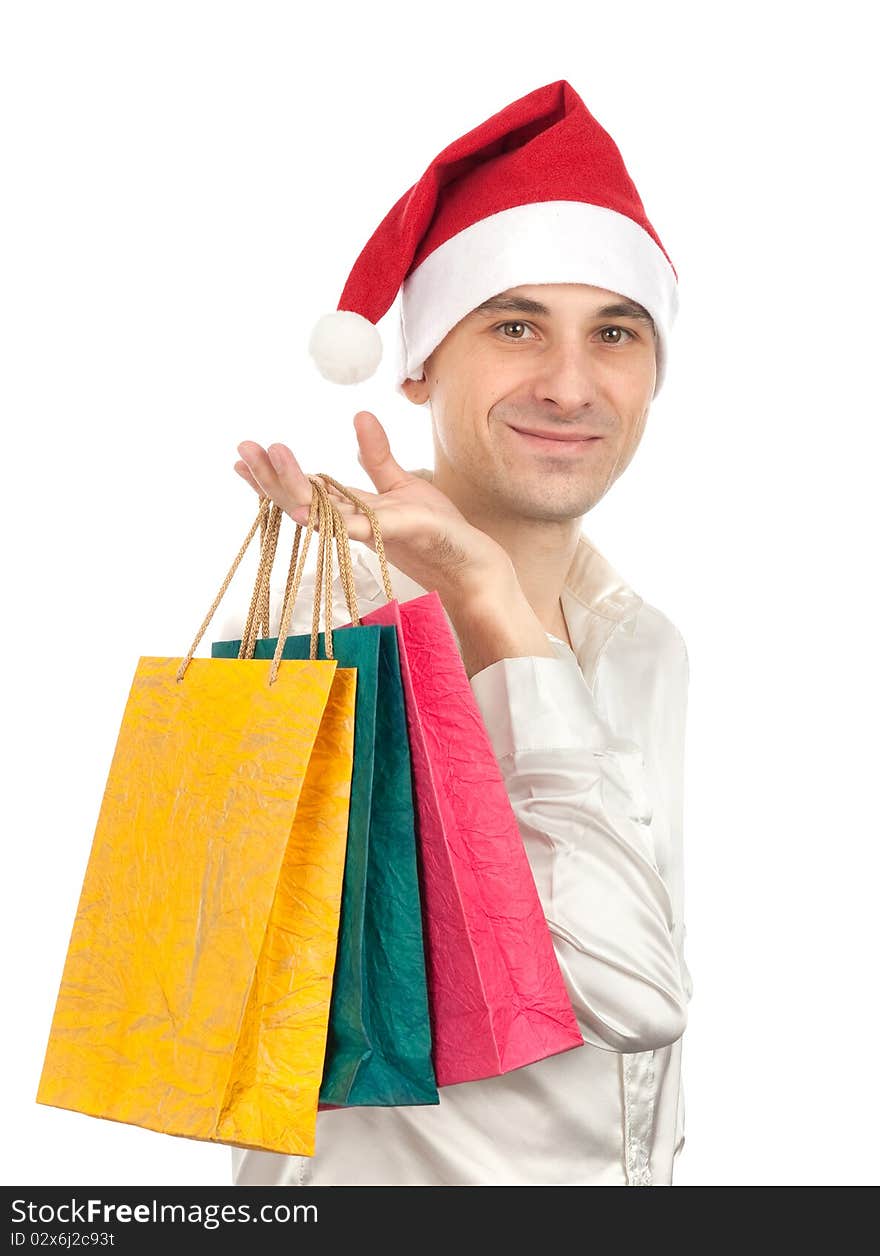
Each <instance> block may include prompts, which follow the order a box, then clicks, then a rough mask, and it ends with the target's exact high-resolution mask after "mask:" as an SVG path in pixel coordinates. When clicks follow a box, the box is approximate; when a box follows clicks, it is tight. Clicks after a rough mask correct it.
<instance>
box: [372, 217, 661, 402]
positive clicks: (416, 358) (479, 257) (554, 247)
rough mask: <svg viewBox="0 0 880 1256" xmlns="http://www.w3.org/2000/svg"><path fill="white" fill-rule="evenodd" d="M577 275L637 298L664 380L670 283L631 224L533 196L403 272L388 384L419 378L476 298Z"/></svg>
mask: <svg viewBox="0 0 880 1256" xmlns="http://www.w3.org/2000/svg"><path fill="white" fill-rule="evenodd" d="M542 283H548V284H549V283H583V284H590V285H592V286H594V287H597V288H607V289H608V290H609V291H611V292H618V293H620V294H621V296H625V297H629V299H630V300H631V301H638V303H639V304H640V305H643V306H644V307H645V309H646V310H647V311H648V313H649V314H650V315H651V317H652V318H653V320H654V324H655V327H656V330H657V379H656V383H655V387H654V395H655V396H656V394H657V392H658V391H659V389H660V385H661V384H662V382H663V378H664V374H665V367H666V351H667V345H668V338H669V332H670V330H671V328H672V325H673V323H674V321H675V317H676V314H677V313H678V283H677V281H676V277H675V272H674V271H673V269H672V267H671V266H670V264H669V261H668V260H667V258H666V255H665V254H664V252H663V250H662V249H661V248H660V247H659V245H658V244H657V242H656V241H655V240H654V239H653V237H652V236H650V235H649V234H648V232H647V231H645V230H644V228H642V227H640V226H639V225H638V223H635V222H633V220H632V219H631V218H627V217H626V215H625V214H619V213H617V211H616V210H613V209H606V208H604V207H603V206H601V205H589V204H587V203H586V202H585V201H537V202H535V203H534V204H530V205H515V206H513V208H511V209H504V210H501V211H500V212H499V213H497V214H490V215H489V216H488V217H487V218H482V219H481V220H480V221H479V222H475V223H473V224H472V226H470V227H466V228H465V229H464V230H463V231H459V232H458V233H457V235H454V236H452V237H451V238H450V239H449V240H447V241H446V242H445V243H444V244H441V245H440V246H439V247H438V248H436V249H434V251H433V252H432V253H431V254H429V256H428V257H426V258H425V260H424V261H423V262H422V264H421V265H420V266H418V267H417V268H416V269H415V270H414V271H413V272H412V274H411V275H408V276H407V278H406V279H405V280H404V283H403V287H402V289H401V298H400V340H399V359H400V360H399V363H398V368H397V376H396V384H397V388H398V390H399V389H400V387H401V385H402V383H403V381H404V380H405V379H421V378H422V376H423V373H424V364H425V359H426V358H428V357H430V355H431V353H432V352H433V350H434V349H436V347H437V345H439V344H440V342H441V341H442V340H443V338H444V337H445V336H446V335H447V334H448V333H449V332H450V331H451V330H452V328H453V327H454V326H455V325H456V323H458V322H460V321H461V319H463V318H464V317H465V315H467V314H469V313H470V312H471V310H473V309H475V308H476V307H477V306H478V305H480V303H481V302H483V301H485V300H487V299H488V298H489V297H491V296H495V294H496V293H499V292H505V291H507V289H508V288H518V287H520V286H521V285H525V284H542Z"/></svg>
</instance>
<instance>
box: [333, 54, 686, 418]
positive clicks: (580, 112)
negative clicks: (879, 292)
mask: <svg viewBox="0 0 880 1256" xmlns="http://www.w3.org/2000/svg"><path fill="white" fill-rule="evenodd" d="M542 283H583V284H591V285H593V286H595V287H598V288H607V289H608V290H610V291H611V292H616V293H619V294H620V295H621V296H623V297H628V298H629V299H630V300H633V301H637V302H638V303H639V304H640V305H643V306H644V307H645V309H646V310H647V311H648V313H649V314H650V315H651V317H652V318H653V320H654V326H655V329H656V337H657V338H656V357H657V379H656V384H655V387H654V394H655V396H656V394H657V392H658V391H659V389H660V386H661V384H662V382H663V378H664V374H665V367H666V353H667V341H668V336H669V332H670V329H671V327H672V324H673V322H674V319H675V316H676V314H677V311H678V276H677V273H676V271H675V269H674V267H673V265H672V262H671V261H670V260H669V257H668V255H667V253H666V250H665V249H664V247H663V245H662V244H661V243H660V239H659V237H658V235H657V232H656V231H655V230H654V228H653V227H652V226H651V224H650V222H649V221H648V218H647V216H646V214H645V210H644V207H643V205H642V202H641V200H640V198H639V194H638V192H637V191H636V188H635V185H634V183H633V181H632V179H631V178H630V176H629V173H628V172H627V169H626V166H625V165H624V163H623V158H622V157H621V155H620V151H619V149H618V147H617V145H616V144H615V143H614V141H613V140H612V138H611V136H610V135H609V134H608V132H607V131H605V130H604V129H603V128H602V127H601V126H600V125H599V123H598V122H597V121H596V119H595V118H594V117H593V116H592V114H591V113H590V112H589V110H588V109H587V108H586V106H585V105H584V103H583V101H582V100H581V98H580V96H578V94H577V92H576V91H575V90H574V88H573V87H572V86H571V84H570V83H567V82H566V81H565V80H564V79H560V80H559V81H557V82H555V83H548V84H547V85H546V87H539V88H537V89H536V90H535V91H533V92H530V93H529V94H528V95H527V96H523V97H521V99H519V100H515V101H514V102H513V103H512V104H510V105H508V106H507V107H506V108H505V109H502V110H501V111H500V112H499V113H495V114H493V115H492V116H491V117H490V118H488V119H487V120H486V121H485V122H483V123H481V124H480V126H478V127H475V128H474V129H473V130H472V131H468V132H467V134H466V135H463V136H462V137H461V138H460V139H457V140H455V141H453V143H452V144H450V145H449V146H448V147H447V148H444V150H443V151H442V152H441V153H439V154H438V155H437V156H436V157H435V158H434V160H433V161H432V162H431V164H430V165H429V166H428V168H427V170H426V171H425V173H424V174H423V175H422V177H421V178H420V179H419V181H418V182H417V183H414V184H413V186H412V187H411V188H409V189H408V190H407V191H406V192H405V193H404V194H403V196H401V198H400V200H399V201H398V202H397V204H396V205H394V207H393V208H392V209H391V210H390V211H389V213H387V214H386V215H385V217H384V218H383V219H382V221H381V223H380V224H379V226H378V227H377V228H376V230H375V231H374V233H373V235H372V236H371V237H370V239H369V240H368V241H367V243H366V245H365V246H364V248H363V249H362V251H361V253H360V255H359V257H358V259H357V261H356V262H355V264H354V266H353V267H352V269H351V273H350V274H349V276H348V279H347V281H346V284H345V287H344V288H343V290H342V296H341V297H340V300H339V305H338V307H337V309H336V311H335V312H333V313H331V314H325V315H324V316H323V317H322V318H320V319H319V320H318V322H317V323H316V324H315V326H314V329H313V331H312V335H311V339H310V341H309V352H310V353H311V355H312V357H313V358H314V359H315V362H316V364H317V366H318V369H319V370H320V372H321V374H322V375H323V376H324V377H325V378H326V379H329V380H332V381H333V382H335V383H338V384H356V383H359V382H360V381H361V380H365V379H369V377H370V376H371V375H373V374H374V372H375V370H376V367H377V366H378V365H379V362H380V360H381V358H382V340H381V337H380V335H379V332H378V331H377V329H376V326H375V324H376V323H377V322H378V321H379V319H381V318H382V317H383V315H384V314H386V313H387V312H388V310H389V309H390V308H391V306H392V304H393V303H394V300H395V298H396V296H397V294H398V292H400V293H401V302H400V336H399V346H398V350H399V361H398V366H397V375H396V387H397V389H398V391H400V390H401V388H402V385H403V381H404V380H405V379H407V378H409V379H421V378H422V377H423V373H424V363H425V359H426V358H427V357H429V356H430V354H431V353H432V351H433V350H434V349H435V348H436V347H437V345H439V344H440V342H441V341H442V340H443V338H444V337H445V336H446V335H447V334H448V333H449V332H450V331H451V330H452V328H453V327H454V326H455V325H456V323H458V322H459V321H460V320H461V319H462V318H464V317H465V316H466V315H467V314H469V313H470V311H471V310H473V309H475V308H476V306H478V305H480V304H481V303H482V302H483V301H485V300H488V298H489V297H492V296H495V295H497V294H498V293H500V292H504V291H506V290H507V289H508V288H515V287H518V286H519V285H521V284H542Z"/></svg>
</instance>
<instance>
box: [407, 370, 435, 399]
mask: <svg viewBox="0 0 880 1256" xmlns="http://www.w3.org/2000/svg"><path fill="white" fill-rule="evenodd" d="M401 388H402V389H403V391H404V394H405V396H406V397H408V398H409V400H410V401H411V402H412V403H413V405H414V406H423V405H424V404H425V402H426V401H427V400H428V379H427V372H424V371H423V372H422V378H421V379H405V380H404V381H403V383H402V384H401Z"/></svg>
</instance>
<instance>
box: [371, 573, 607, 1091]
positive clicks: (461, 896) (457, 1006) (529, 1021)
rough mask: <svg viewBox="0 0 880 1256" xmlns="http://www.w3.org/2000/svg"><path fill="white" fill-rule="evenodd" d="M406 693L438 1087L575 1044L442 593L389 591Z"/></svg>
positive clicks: (383, 612)
mask: <svg viewBox="0 0 880 1256" xmlns="http://www.w3.org/2000/svg"><path fill="white" fill-rule="evenodd" d="M361 623H362V624H393V625H394V626H395V627H396V629H397V637H398V644H399V647H400V666H401V675H402V679H403V688H404V695H405V701H406V715H407V725H408V729H409V739H410V753H411V758H412V769H413V788H414V801H415V803H416V821H417V830H418V850H419V862H420V867H419V872H420V877H421V886H422V907H423V917H424V935H425V958H426V968H427V975H428V997H429V1004H430V1010H431V1029H432V1035H433V1040H434V1071H435V1074H436V1078H437V1085H438V1086H451V1085H454V1084H455V1083H458V1082H466V1081H476V1080H478V1079H479V1078H483V1077H496V1076H498V1075H500V1074H502V1073H508V1072H510V1070H511V1069H515V1068H520V1067H521V1066H522V1065H525V1064H532V1063H534V1062H535V1061H536V1060H542V1059H544V1058H545V1057H546V1056H549V1055H556V1054H557V1053H558V1052H560V1051H568V1050H570V1049H571V1048H572V1047H579V1046H582V1045H583V1041H584V1040H583V1037H582V1035H581V1032H580V1029H579V1028H578V1024H577V1020H576V1017H575V1014H574V1010H573V1008H572V1006H571V1000H570V999H569V997H568V992H567V991H566V988H565V983H564V980H563V977H562V973H561V972H560V970H559V964H558V962H557V959H556V954H555V952H554V950H553V942H552V939H551V936H550V931H549V928H548V927H547V921H546V919H545V916H544V911H543V908H542V906H541V900H540V898H539V896H538V891H537V888H536V886H535V879H534V876H533V875H532V870H531V867H530V865H529V862H528V858H527V856H526V853H525V848H524V846H523V842H522V838H521V836H520V832H519V826H518V824H517V821H516V816H515V815H514V812H513V808H512V807H511V805H510V799H509V798H508V796H507V791H506V788H505V785H504V778H503V777H502V775H501V769H500V767H499V766H498V760H497V759H496V757H495V752H494V749H493V747H492V743H491V741H490V739H489V734H488V732H487V730H486V726H485V724H484V723H483V718H482V714H481V712H480V708H479V706H478V705H477V701H476V698H475V697H474V694H473V690H472V689H471V686H470V682H469V681H468V677H467V672H466V671H465V668H464V664H463V662H462V659H461V654H460V653H459V649H458V645H457V644H456V641H455V637H454V636H453V634H452V631H451V629H450V627H449V622H448V620H447V618H446V612H445V611H444V609H443V604H442V602H441V601H440V598H439V596H438V595H437V593H436V592H431V593H428V594H425V595H424V596H422V597H418V598H413V599H412V600H410V601H407V602H398V601H397V600H396V599H394V600H392V601H389V602H388V603H387V605H385V606H383V607H380V608H379V610H376V611H373V612H371V613H370V614H368V615H365V616H363V617H362V619H361Z"/></svg>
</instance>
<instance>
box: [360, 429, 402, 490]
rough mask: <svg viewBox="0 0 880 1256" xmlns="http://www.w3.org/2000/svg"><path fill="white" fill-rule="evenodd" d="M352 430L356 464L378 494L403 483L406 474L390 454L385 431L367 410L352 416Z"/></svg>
mask: <svg viewBox="0 0 880 1256" xmlns="http://www.w3.org/2000/svg"><path fill="white" fill-rule="evenodd" d="M354 429H355V431H356V432H357V438H358V446H359V449H358V462H359V463H360V464H361V466H362V467H363V469H364V470H365V471H366V473H367V475H368V476H369V477H370V479H371V480H372V481H373V483H374V484H375V486H376V488H377V489H378V490H379V492H380V493H388V492H390V491H391V490H392V489H393V488H396V487H397V486H398V485H399V484H402V483H404V482H405V481H406V480H407V479H408V478H409V476H408V474H407V472H406V471H404V469H403V467H402V466H400V464H399V463H398V462H397V460H396V458H395V457H394V455H393V454H392V452H391V446H390V444H389V443H388V437H387V436H386V434H385V429H384V428H383V426H382V424H381V423H380V422H379V420H378V419H377V418H376V416H375V414H372V413H371V412H370V411H369V410H359V411H358V412H357V414H356V415H355V416H354Z"/></svg>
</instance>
